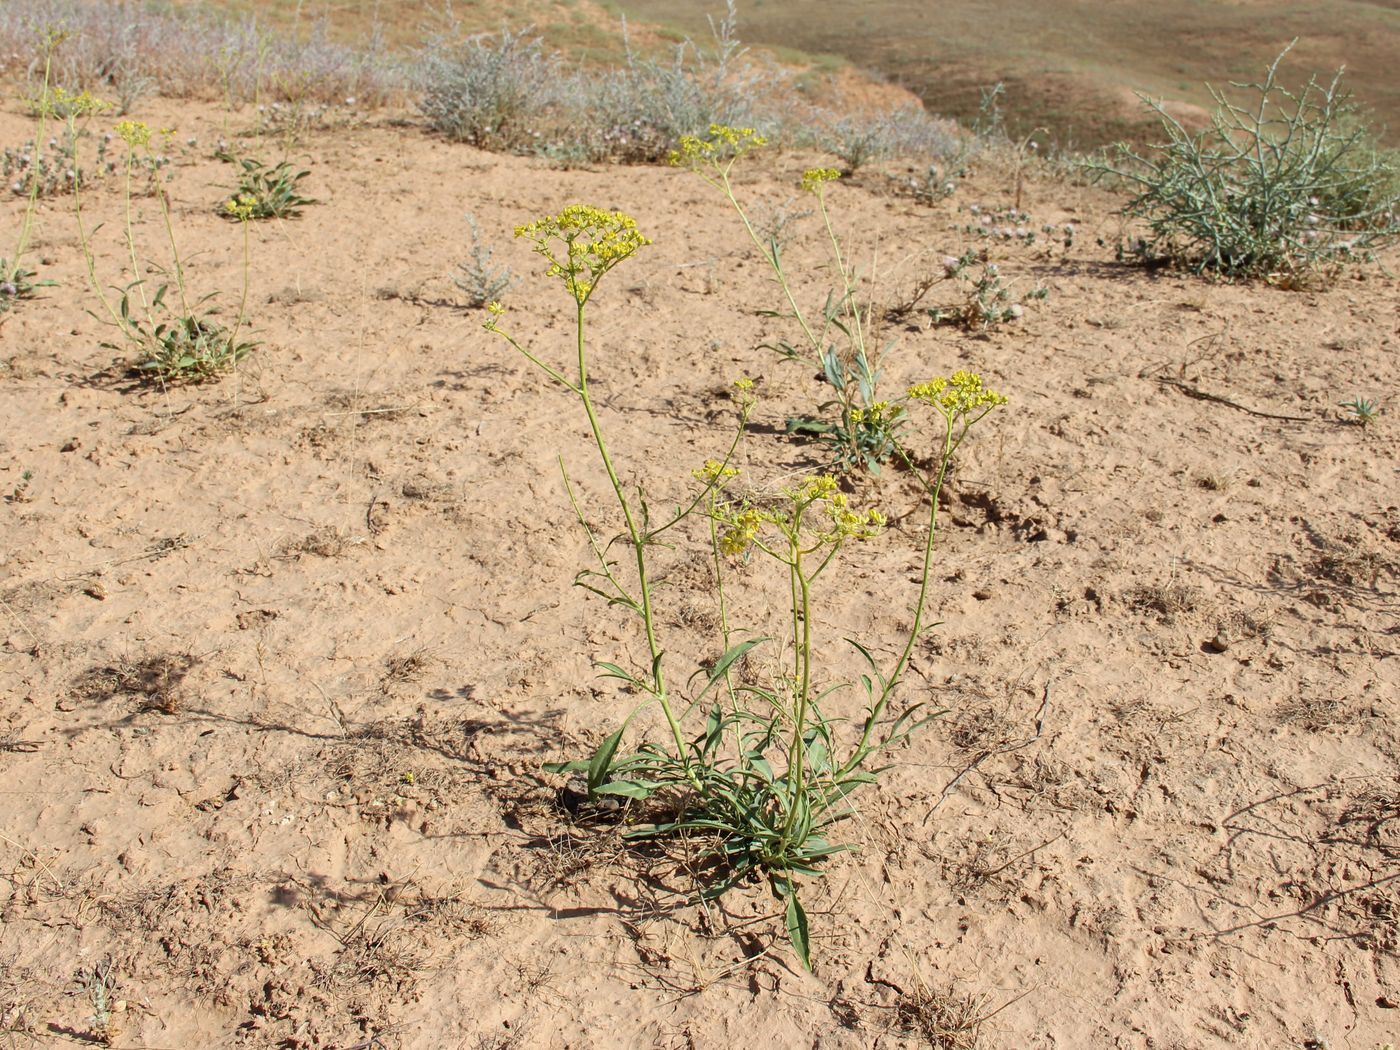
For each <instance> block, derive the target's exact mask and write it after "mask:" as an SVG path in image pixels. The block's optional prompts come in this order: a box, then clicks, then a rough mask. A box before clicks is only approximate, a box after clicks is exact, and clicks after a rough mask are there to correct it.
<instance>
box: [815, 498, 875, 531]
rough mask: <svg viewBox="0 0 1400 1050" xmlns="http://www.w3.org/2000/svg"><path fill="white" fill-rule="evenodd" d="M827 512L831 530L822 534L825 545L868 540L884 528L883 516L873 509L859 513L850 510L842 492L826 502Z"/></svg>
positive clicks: (848, 502)
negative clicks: (847, 540)
mask: <svg viewBox="0 0 1400 1050" xmlns="http://www.w3.org/2000/svg"><path fill="white" fill-rule="evenodd" d="M826 505H827V512H828V513H829V514H830V515H831V529H830V530H829V531H827V532H824V533H822V535H821V539H822V540H823V542H826V543H834V542H836V541H838V540H844V539H853V540H868V539H870V537H872V536H876V535H878V534H879V532H880V530H881V529H883V528H884V527H885V516H884V515H883V514H881V513H880V512H879V511H878V510H876V509H875V508H874V507H871V508H869V509H868V510H866V511H864V512H861V511H858V510H852V509H851V507H850V501H849V500H848V499H847V497H846V494H845V493H844V492H837V493H835V494H834V495H833V496H832V497H831V498H830V499H828V500H827V501H826Z"/></svg>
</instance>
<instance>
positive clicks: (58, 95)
mask: <svg viewBox="0 0 1400 1050" xmlns="http://www.w3.org/2000/svg"><path fill="white" fill-rule="evenodd" d="M34 108H35V109H36V110H38V112H40V113H41V114H43V115H44V116H48V117H58V118H59V119H61V120H62V119H66V118H68V117H86V116H89V115H90V114H93V113H101V112H103V111H105V110H109V109H111V108H112V103H110V102H108V101H106V100H105V99H100V98H98V97H97V96H96V95H94V94H93V93H92V92H90V91H80V92H78V93H77V94H74V93H73V92H71V91H69V90H68V89H67V88H61V87H56V88H53V89H52V90H50V91H47V92H45V93H44V94H43V95H42V96H41V97H40V98H39V99H38V100H37V101H36V102H35V103H34Z"/></svg>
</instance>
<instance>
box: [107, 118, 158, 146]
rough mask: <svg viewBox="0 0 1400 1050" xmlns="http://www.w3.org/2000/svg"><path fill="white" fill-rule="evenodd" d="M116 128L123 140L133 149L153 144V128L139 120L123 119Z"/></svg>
mask: <svg viewBox="0 0 1400 1050" xmlns="http://www.w3.org/2000/svg"><path fill="white" fill-rule="evenodd" d="M115 130H116V133H117V135H118V136H119V137H120V138H121V140H122V141H123V142H125V143H126V144H127V145H128V146H130V147H131V148H132V149H135V148H136V147H137V146H149V145H150V144H151V129H150V128H149V127H147V126H146V125H145V124H143V123H142V122H141V121H139V120H123V121H122V122H121V123H120V124H118V125H117V126H116V129H115Z"/></svg>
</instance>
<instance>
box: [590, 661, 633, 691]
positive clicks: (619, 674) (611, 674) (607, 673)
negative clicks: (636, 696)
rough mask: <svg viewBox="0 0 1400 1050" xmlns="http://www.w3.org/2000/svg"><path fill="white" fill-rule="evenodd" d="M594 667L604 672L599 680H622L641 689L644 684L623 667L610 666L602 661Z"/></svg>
mask: <svg viewBox="0 0 1400 1050" xmlns="http://www.w3.org/2000/svg"><path fill="white" fill-rule="evenodd" d="M593 666H594V667H597V668H600V669H601V670H602V671H603V673H602V674H600V675H599V676H598V677H599V678H620V679H622V681H624V682H630V683H631V684H632V685H635V686H637V687H638V688H640V687H641V684H642V683H641V682H639V681H637V679H636V676H634V675H632V674H631V673H630V672H628V671H624V670H623V669H622V668H621V667H618V666H617V664H610V663H607V662H606V661H602V660H600V661H599V662H598V663H596V664H594V665H593Z"/></svg>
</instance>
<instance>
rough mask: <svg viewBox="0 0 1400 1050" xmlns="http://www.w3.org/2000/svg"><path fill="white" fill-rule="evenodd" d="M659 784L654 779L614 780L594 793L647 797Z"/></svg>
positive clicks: (625, 796) (624, 796)
mask: <svg viewBox="0 0 1400 1050" xmlns="http://www.w3.org/2000/svg"><path fill="white" fill-rule="evenodd" d="M660 786H661V784H660V783H659V782H657V781H655V780H614V781H613V782H612V783H610V784H604V785H603V786H602V787H600V788H599V789H598V790H597V791H595V792H594V794H595V795H621V796H622V797H623V798H638V799H640V798H647V797H649V796H650V795H651V793H652V792H653V791H655V790H656V789H657V788H659V787H660Z"/></svg>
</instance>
